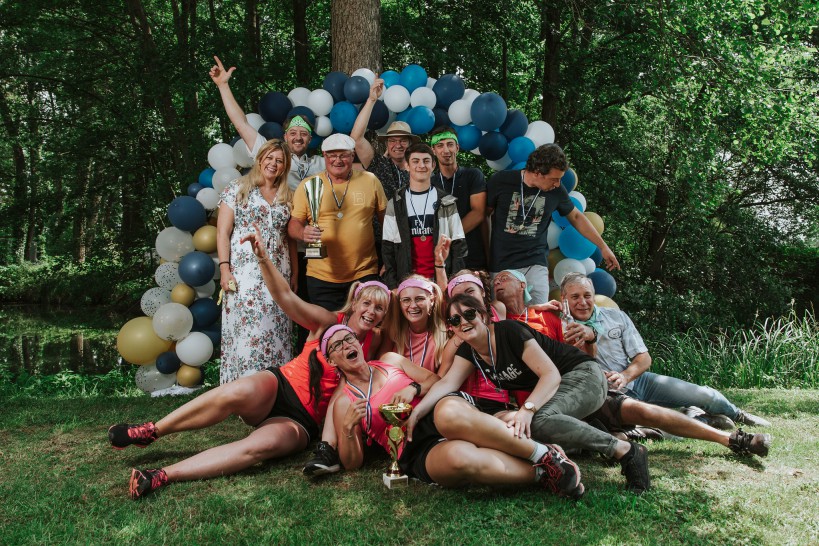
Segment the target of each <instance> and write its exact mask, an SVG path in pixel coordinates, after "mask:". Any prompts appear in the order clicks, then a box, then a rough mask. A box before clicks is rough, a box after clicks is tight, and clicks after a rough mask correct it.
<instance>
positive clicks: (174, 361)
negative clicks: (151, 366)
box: [156, 351, 182, 374]
mask: <svg viewBox="0 0 819 546" xmlns="http://www.w3.org/2000/svg"><path fill="white" fill-rule="evenodd" d="M180 364H182V361H181V360H179V357H178V356H176V353H175V352H174V351H165V352H164V353H161V354H160V355H159V356H158V357H156V369H157V370H159V373H166V374H170V373H176V372H177V370H179V365H180Z"/></svg>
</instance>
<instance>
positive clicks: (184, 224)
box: [168, 195, 208, 286]
mask: <svg viewBox="0 0 819 546" xmlns="http://www.w3.org/2000/svg"><path fill="white" fill-rule="evenodd" d="M168 219H169V220H170V221H171V224H173V226H174V227H175V228H178V229H181V230H182V231H196V230H197V229H199V228H200V227H202V226H204V225H205V224H206V223H207V221H208V213H207V212H206V211H205V207H204V206H203V205H202V203H200V202H199V201H197V200H196V199H195V198H193V197H191V196H189V195H180V196H179V197H177V198H176V199H174V200H173V201H171V204H170V205H168ZM197 286H199V285H197Z"/></svg>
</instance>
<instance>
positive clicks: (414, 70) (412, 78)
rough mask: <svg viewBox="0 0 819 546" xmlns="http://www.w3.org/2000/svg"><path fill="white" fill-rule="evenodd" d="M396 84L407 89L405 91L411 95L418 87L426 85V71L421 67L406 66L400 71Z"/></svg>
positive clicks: (414, 65) (416, 65) (415, 65)
mask: <svg viewBox="0 0 819 546" xmlns="http://www.w3.org/2000/svg"><path fill="white" fill-rule="evenodd" d="M398 83H400V84H401V85H403V86H404V87H406V88H407V91H409V92H410V93H412V92H413V91H415V90H416V89H418V88H419V87H424V86H426V85H427V71H426V70H424V68H423V67H422V66H421V65H418V64H408V65H407V66H406V67H404V70H402V71H401V75H400V76H399V77H398Z"/></svg>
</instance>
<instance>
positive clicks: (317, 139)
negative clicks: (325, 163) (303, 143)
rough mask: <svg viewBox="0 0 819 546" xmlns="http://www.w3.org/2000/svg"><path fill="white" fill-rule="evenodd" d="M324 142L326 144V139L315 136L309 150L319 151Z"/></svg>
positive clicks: (308, 147)
mask: <svg viewBox="0 0 819 546" xmlns="http://www.w3.org/2000/svg"><path fill="white" fill-rule="evenodd" d="M322 142H324V137H320V136H316V135H313V138H311V139H310V144H308V145H307V149H308V150H318V149H319V148H320V147H321V143H322Z"/></svg>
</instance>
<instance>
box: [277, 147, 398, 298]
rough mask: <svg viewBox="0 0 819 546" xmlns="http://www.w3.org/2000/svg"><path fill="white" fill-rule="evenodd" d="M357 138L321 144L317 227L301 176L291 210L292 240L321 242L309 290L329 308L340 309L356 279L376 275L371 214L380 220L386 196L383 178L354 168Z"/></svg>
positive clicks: (311, 263) (310, 267)
mask: <svg viewBox="0 0 819 546" xmlns="http://www.w3.org/2000/svg"><path fill="white" fill-rule="evenodd" d="M353 150H355V141H354V140H353V139H352V138H350V137H349V136H347V135H343V134H339V133H337V134H333V135H330V136H329V137H327V138H326V139H325V140H324V142H322V145H321V151H322V154H323V155H324V160H325V163H326V170H325V171H322V172H321V173H319V174H318V175H317V176H318V177H319V178H320V179H321V181H322V183H323V193H322V197H321V203H320V208H319V214H318V227H315V226H313V225H308V222H309V223H310V224H312V222H313V218H312V215H311V213H310V206H309V204H308V202H307V194H306V193H305V189H304V187H305V183H306V181H307V180H310V179H309V178H308V179H305V180H302V181H301V183H300V184H299V187H298V188H296V193H295V196H294V197H293V212H292V214H291V216H290V223H289V224H288V226H287V230H288V233H289V234H290V236H291V237H293V238H294V239H298V240H300V241H304V242H305V243H314V242H317V241H319V240H320V241H321V243H322V244H323V245H324V247H325V248H326V250H327V257H325V258H314V259H310V260H308V261H307V293H308V295H309V297H310V302H311V303H314V304H316V305H320V306H321V307H324V308H325V309H328V310H330V311H336V310H338V309H340V308H341V307H342V305H343V304H344V301H345V299H346V298H347V292H348V291H349V289H350V285H352V283H353V282H355V281H368V280H373V279H377V278H378V260H377V257H376V253H375V235H374V233H373V225H372V221H373V216H376V215H377V217H378V220H379V222H383V221H384V211H385V210H386V208H387V197H386V196H385V195H384V188H383V186H382V185H381V182H379V181H378V179H377V178H376V177H375V176H373V175H372V174H370V173H367V172H362V171H354V170H353V157H354V155H355V154H354V151H353Z"/></svg>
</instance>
